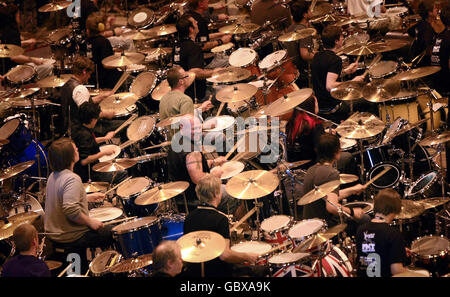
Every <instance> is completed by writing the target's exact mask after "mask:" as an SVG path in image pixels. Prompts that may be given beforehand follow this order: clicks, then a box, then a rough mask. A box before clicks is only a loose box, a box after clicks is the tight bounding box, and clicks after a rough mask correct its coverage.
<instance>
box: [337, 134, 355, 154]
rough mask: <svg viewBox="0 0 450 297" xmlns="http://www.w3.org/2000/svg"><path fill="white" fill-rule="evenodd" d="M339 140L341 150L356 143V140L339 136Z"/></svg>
mask: <svg viewBox="0 0 450 297" xmlns="http://www.w3.org/2000/svg"><path fill="white" fill-rule="evenodd" d="M339 142H340V143H341V151H345V150H348V149H350V148H352V147H354V146H355V145H356V140H354V139H348V138H344V137H341V138H339Z"/></svg>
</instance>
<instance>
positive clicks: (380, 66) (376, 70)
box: [369, 61, 398, 79]
mask: <svg viewBox="0 0 450 297" xmlns="http://www.w3.org/2000/svg"><path fill="white" fill-rule="evenodd" d="M397 68H398V63H397V62H395V61H380V62H378V63H377V64H375V65H373V66H372V67H370V68H369V75H370V77H371V78H372V79H378V78H387V77H389V76H391V75H392V74H394V73H396V72H397Z"/></svg>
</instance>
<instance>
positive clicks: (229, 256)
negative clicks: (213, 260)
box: [219, 239, 257, 263]
mask: <svg viewBox="0 0 450 297" xmlns="http://www.w3.org/2000/svg"><path fill="white" fill-rule="evenodd" d="M225 241H226V247H225V251H224V252H223V253H222V255H220V257H219V258H220V260H222V261H224V262H227V263H243V262H245V261H248V262H251V263H254V262H256V259H257V256H256V254H250V253H240V252H236V251H233V250H232V249H230V240H229V239H225Z"/></svg>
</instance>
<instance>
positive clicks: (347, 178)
mask: <svg viewBox="0 0 450 297" xmlns="http://www.w3.org/2000/svg"><path fill="white" fill-rule="evenodd" d="M339 178H340V181H341V184H348V183H352V182H355V181H357V180H359V177H357V176H356V175H353V174H345V173H341V174H339Z"/></svg>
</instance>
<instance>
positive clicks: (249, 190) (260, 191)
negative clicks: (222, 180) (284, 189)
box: [226, 170, 278, 200]
mask: <svg viewBox="0 0 450 297" xmlns="http://www.w3.org/2000/svg"><path fill="white" fill-rule="evenodd" d="M277 187H278V178H277V176H276V175H274V174H273V173H270V172H269V171H266V170H250V171H245V172H242V173H240V174H238V175H236V176H233V177H232V178H231V179H230V180H229V181H228V182H227V185H226V191H227V193H228V194H229V195H231V196H232V197H234V198H238V199H244V200H246V199H256V198H261V197H264V196H267V195H269V194H270V193H272V192H273V191H275V189H276V188H277Z"/></svg>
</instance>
